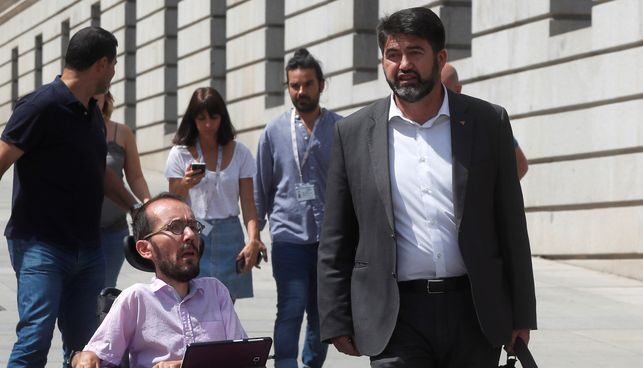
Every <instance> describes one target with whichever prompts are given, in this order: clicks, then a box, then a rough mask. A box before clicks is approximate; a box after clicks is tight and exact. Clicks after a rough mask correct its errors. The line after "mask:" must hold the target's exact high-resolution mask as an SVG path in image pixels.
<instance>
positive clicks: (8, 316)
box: [0, 172, 643, 368]
mask: <svg viewBox="0 0 643 368" xmlns="http://www.w3.org/2000/svg"><path fill="white" fill-rule="evenodd" d="M146 177H147V178H148V181H149V182H150V187H151V189H152V192H153V193H156V192H158V191H159V190H164V189H166V188H167V184H166V182H165V179H163V177H162V176H161V174H160V173H157V172H146ZM10 201H11V174H10V173H7V174H6V175H5V177H4V178H3V179H2V180H1V181H0V227H1V228H2V229H4V227H5V225H6V222H7V219H8V218H9V212H10ZM534 269H535V277H536V292H537V298H538V321H539V327H540V329H539V330H538V331H535V332H533V333H532V341H531V344H530V348H531V350H532V352H533V354H534V356H535V358H536V361H537V362H538V364H539V366H540V367H545V368H569V367H583V368H609V367H614V368H616V367H619V368H620V367H640V366H641V365H642V363H641V362H643V282H641V281H636V280H633V279H628V278H624V277H620V276H616V275H611V274H607V273H602V272H598V271H593V270H589V269H586V268H582V267H579V266H576V265H572V264H567V263H562V262H554V261H548V260H543V259H539V258H535V259H534ZM641 273H642V274H643V271H641ZM150 276H151V275H150V274H146V273H143V272H140V271H137V270H134V269H133V268H132V267H130V266H129V265H125V266H124V268H123V271H122V272H121V275H120V277H119V282H118V284H119V285H118V286H119V287H127V286H128V285H131V284H132V283H134V282H147V280H149V278H150ZM254 284H255V286H254V287H255V297H254V298H252V299H242V300H239V301H238V302H237V305H236V309H237V312H238V314H239V316H240V318H241V321H242V323H243V325H244V327H245V328H246V330H247V332H248V335H250V336H271V335H272V327H273V321H274V316H275V311H276V307H275V306H276V292H275V285H274V281H273V279H272V270H271V267H270V265H264V266H263V267H262V269H261V270H258V271H255V272H254ZM17 319H18V317H17V311H16V284H15V277H14V273H13V270H12V268H11V265H10V261H9V256H8V253H7V246H6V240H5V239H4V237H2V238H1V239H0V366H5V365H6V363H7V359H8V356H9V353H10V351H11V347H12V345H13V342H14V340H15V324H16V322H17ZM61 362H62V358H61V342H60V336H59V334H58V333H57V332H56V334H55V336H54V339H53V342H52V348H51V351H50V353H49V364H48V365H47V367H60V366H61ZM325 366H326V367H329V368H348V367H368V366H369V365H368V359H367V358H352V357H347V356H344V355H342V354H340V353H338V352H336V351H335V350H334V348H332V347H331V348H330V349H329V355H328V359H327V364H326V365H325ZM268 367H272V365H271V364H270V365H269V366H268Z"/></svg>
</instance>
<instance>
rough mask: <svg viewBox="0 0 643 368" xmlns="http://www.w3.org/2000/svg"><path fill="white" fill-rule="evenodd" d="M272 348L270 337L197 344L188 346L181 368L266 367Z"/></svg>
mask: <svg viewBox="0 0 643 368" xmlns="http://www.w3.org/2000/svg"><path fill="white" fill-rule="evenodd" d="M271 346H272V339H271V338H270V337H256V338H250V339H242V340H225V341H208V342H195V343H192V344H188V345H187V347H186V349H185V354H184V355H183V361H182V363H181V368H219V367H220V368H254V367H265V366H266V361H267V360H268V354H269V353H270V347H271Z"/></svg>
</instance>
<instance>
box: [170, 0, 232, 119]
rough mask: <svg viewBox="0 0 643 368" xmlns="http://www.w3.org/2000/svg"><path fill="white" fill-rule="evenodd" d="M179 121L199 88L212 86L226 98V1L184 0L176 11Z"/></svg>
mask: <svg viewBox="0 0 643 368" xmlns="http://www.w3.org/2000/svg"><path fill="white" fill-rule="evenodd" d="M178 9H179V10H178V17H179V18H178V55H177V57H178V85H177V96H178V101H177V106H178V111H177V115H178V117H179V120H180V119H181V118H182V115H183V113H184V112H185V109H186V107H187V105H188V103H189V100H190V97H191V96H192V93H193V92H194V90H195V89H196V88H198V87H208V86H210V87H214V88H215V89H216V90H217V91H219V93H221V95H222V96H224V98H225V65H226V60H225V57H226V56H225V55H226V53H225V52H226V49H225V24H226V23H225V22H226V17H225V16H226V3H225V0H209V1H203V0H183V1H181V2H179V8H178Z"/></svg>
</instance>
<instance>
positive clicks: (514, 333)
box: [505, 329, 529, 353]
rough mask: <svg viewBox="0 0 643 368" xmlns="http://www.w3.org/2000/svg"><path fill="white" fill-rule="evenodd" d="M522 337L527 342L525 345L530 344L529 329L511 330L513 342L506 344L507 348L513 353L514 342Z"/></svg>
mask: <svg viewBox="0 0 643 368" xmlns="http://www.w3.org/2000/svg"><path fill="white" fill-rule="evenodd" d="M518 337H520V338H521V339H522V341H524V342H525V345H529V329H523V330H513V331H512V332H511V342H510V343H509V345H507V346H505V350H507V352H509V353H513V351H514V343H515V342H516V338H518Z"/></svg>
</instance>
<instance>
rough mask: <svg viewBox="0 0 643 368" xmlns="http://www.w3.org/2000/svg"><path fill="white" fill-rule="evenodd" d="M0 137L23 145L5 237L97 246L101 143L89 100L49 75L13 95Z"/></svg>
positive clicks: (93, 106)
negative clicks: (16, 96) (83, 100)
mask: <svg viewBox="0 0 643 368" xmlns="http://www.w3.org/2000/svg"><path fill="white" fill-rule="evenodd" d="M0 139H2V140H3V141H5V142H7V143H10V144H13V145H15V146H16V147H18V148H19V149H21V150H22V151H24V154H23V155H22V156H21V157H20V158H19V159H18V160H17V161H16V162H15V164H14V176H13V204H12V210H11V218H10V219H9V223H8V224H7V228H6V229H5V236H6V237H7V238H9V239H21V240H37V241H43V242H47V243H50V244H53V245H55V246H60V247H63V248H69V249H78V248H80V247H95V246H98V245H99V241H98V238H99V224H100V213H101V205H102V203H103V193H104V190H103V186H104V184H103V180H104V175H105V155H106V152H107V148H106V145H105V125H104V122H103V117H102V115H101V113H100V110H99V109H98V107H97V106H96V101H95V100H93V99H91V100H90V103H89V106H88V108H87V109H86V108H85V107H84V106H83V104H81V103H80V101H78V100H77V99H76V97H75V96H74V95H73V94H72V93H71V91H70V90H69V88H68V87H67V86H66V85H65V84H64V83H63V82H62V81H61V80H60V77H56V79H55V80H54V81H53V82H52V83H49V84H46V85H43V86H41V87H40V88H38V89H37V90H36V91H34V92H33V93H31V94H29V95H27V96H25V97H24V98H22V99H21V100H20V101H18V103H17V104H16V108H15V110H14V112H13V114H12V115H11V117H10V118H9V121H8V122H7V126H6V128H5V130H4V132H3V133H2V136H1V137H0Z"/></svg>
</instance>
